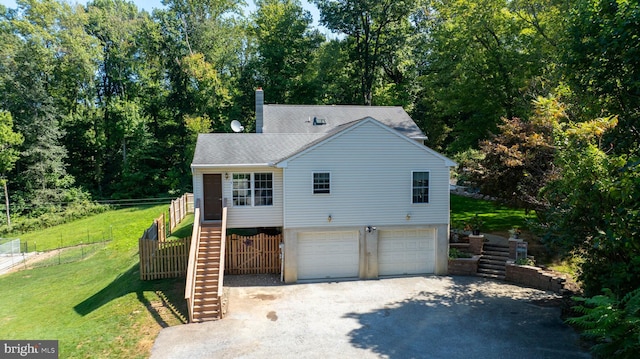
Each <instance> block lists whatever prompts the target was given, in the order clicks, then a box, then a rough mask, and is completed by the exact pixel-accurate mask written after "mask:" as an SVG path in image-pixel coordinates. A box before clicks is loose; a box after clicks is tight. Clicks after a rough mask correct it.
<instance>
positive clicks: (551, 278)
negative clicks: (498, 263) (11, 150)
mask: <svg viewBox="0 0 640 359" xmlns="http://www.w3.org/2000/svg"><path fill="white" fill-rule="evenodd" d="M505 280H506V281H508V282H513V283H518V284H522V285H525V286H527V287H532V288H536V289H542V290H550V291H553V292H556V293H559V294H564V292H565V288H564V283H565V282H566V279H565V278H563V277H561V276H560V275H558V274H557V273H554V272H549V271H545V270H543V269H542V268H538V267H532V266H523V265H517V264H515V263H507V266H506V277H505Z"/></svg>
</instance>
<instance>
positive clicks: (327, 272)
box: [298, 231, 359, 279]
mask: <svg viewBox="0 0 640 359" xmlns="http://www.w3.org/2000/svg"><path fill="white" fill-rule="evenodd" d="M358 258H359V256H358V232H354V231H350V232H346V231H345V232H342V231H340V232H338V231H335V232H304V233H299V234H298V279H326V278H349V277H357V276H358V263H359V261H358Z"/></svg>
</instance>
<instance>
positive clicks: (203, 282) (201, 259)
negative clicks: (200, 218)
mask: <svg viewBox="0 0 640 359" xmlns="http://www.w3.org/2000/svg"><path fill="white" fill-rule="evenodd" d="M221 238H222V228H221V226H220V225H219V224H218V225H209V224H203V225H202V226H201V229H200V246H199V247H198V255H197V262H196V275H195V282H194V295H193V322H194V323H199V322H205V321H209V320H216V319H221V318H222V313H221V311H222V298H220V297H219V296H218V294H219V291H218V289H219V287H218V286H219V284H220V283H219V277H220V274H221V273H220V271H224V268H220V267H221V264H222V263H223V262H221V260H220V251H221Z"/></svg>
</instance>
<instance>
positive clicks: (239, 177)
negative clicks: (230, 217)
mask: <svg viewBox="0 0 640 359" xmlns="http://www.w3.org/2000/svg"><path fill="white" fill-rule="evenodd" d="M251 193H252V192H251V173H234V174H233V205H234V206H251Z"/></svg>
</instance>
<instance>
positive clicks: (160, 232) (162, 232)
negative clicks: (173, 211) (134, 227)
mask: <svg viewBox="0 0 640 359" xmlns="http://www.w3.org/2000/svg"><path fill="white" fill-rule="evenodd" d="M165 220H166V216H165V214H164V213H163V214H161V215H160V217H158V218H156V219H154V220H153V223H152V224H151V227H149V228H147V229H146V230H145V231H144V233H143V234H142V238H140V239H153V240H155V241H158V242H165V241H166V240H167V229H166V225H165Z"/></svg>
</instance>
